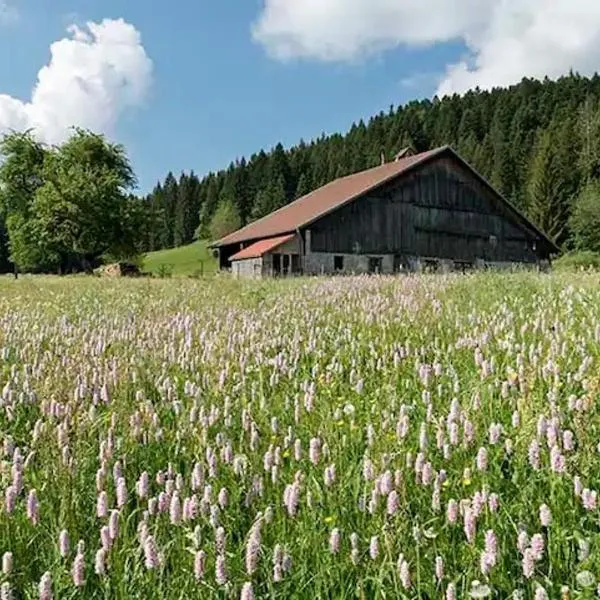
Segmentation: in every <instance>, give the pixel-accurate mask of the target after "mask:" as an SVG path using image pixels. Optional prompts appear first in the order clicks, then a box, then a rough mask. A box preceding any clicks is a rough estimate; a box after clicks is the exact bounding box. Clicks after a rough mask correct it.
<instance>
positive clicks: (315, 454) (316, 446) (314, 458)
mask: <svg viewBox="0 0 600 600" xmlns="http://www.w3.org/2000/svg"><path fill="white" fill-rule="evenodd" d="M308 456H309V458H310V462H311V463H312V464H313V465H315V466H316V465H317V464H318V463H319V458H320V456H321V440H320V439H319V438H312V439H311V440H310V445H309V450H308Z"/></svg>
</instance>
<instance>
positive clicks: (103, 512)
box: [96, 491, 108, 519]
mask: <svg viewBox="0 0 600 600" xmlns="http://www.w3.org/2000/svg"><path fill="white" fill-rule="evenodd" d="M96 516H97V517H98V518H99V519H103V518H105V517H106V516H108V496H107V495H106V492H105V491H101V492H100V494H98V499H97V500H96Z"/></svg>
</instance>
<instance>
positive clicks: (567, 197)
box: [0, 73, 600, 270]
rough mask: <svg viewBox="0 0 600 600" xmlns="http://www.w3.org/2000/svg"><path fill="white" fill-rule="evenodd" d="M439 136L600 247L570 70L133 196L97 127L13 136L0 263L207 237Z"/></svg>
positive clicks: (597, 125) (415, 108)
mask: <svg viewBox="0 0 600 600" xmlns="http://www.w3.org/2000/svg"><path fill="white" fill-rule="evenodd" d="M23 136H24V137H23ZM6 139H9V140H12V141H10V143H12V144H13V146H12V147H11V146H10V143H9V145H8V146H7V142H6ZM445 144H450V145H452V146H453V147H454V148H455V149H456V150H457V151H458V152H459V153H460V154H461V155H462V156H463V157H464V158H466V159H467V160H468V161H469V162H470V163H471V164H472V165H473V166H474V167H475V168H476V169H477V170H478V171H479V172H480V173H482V174H483V175H484V176H485V177H487V178H488V179H489V180H490V181H491V183H492V184H493V185H494V186H495V187H496V188H497V189H499V190H500V191H501V192H502V193H503V194H504V195H505V196H506V197H507V198H508V199H509V200H510V201H512V202H513V203H514V204H515V205H516V206H518V207H519V208H521V209H522V210H523V211H524V212H525V213H526V214H528V215H529V217H530V218H531V219H532V220H533V221H535V222H536V223H537V224H538V225H539V226H540V227H541V228H542V229H544V230H545V231H546V232H547V233H548V234H549V235H550V236H551V237H552V238H553V239H554V240H555V241H556V242H557V243H559V244H560V245H561V246H562V247H563V248H565V249H568V248H574V247H577V248H580V249H590V250H594V251H600V202H599V198H600V184H599V183H598V182H599V181H600V76H598V75H595V76H594V77H592V78H586V77H581V76H580V75H577V74H573V73H571V74H569V75H568V76H565V77H562V78H561V79H559V80H557V81H550V80H548V79H546V80H544V81H537V80H533V79H524V80H523V81H522V82H521V83H519V84H518V85H514V86H512V87H510V88H507V89H500V88H499V89H495V90H492V91H481V90H473V91H470V92H468V93H467V94H465V95H463V96H458V95H455V96H452V97H445V98H442V99H438V98H434V99H432V100H422V101H413V102H410V103H408V104H406V105H404V106H401V107H397V108H395V107H391V108H390V109H389V111H388V112H381V113H380V114H378V115H376V116H374V117H372V118H371V119H370V120H369V121H368V122H366V123H365V122H363V121H362V120H361V121H359V122H358V123H355V124H354V125H352V127H351V128H350V130H349V131H348V132H347V133H346V134H345V135H340V134H335V135H329V136H325V135H321V137H319V138H318V139H315V140H313V141H312V142H309V143H306V142H304V141H301V142H300V143H299V144H298V145H296V146H294V147H292V148H289V149H287V150H286V149H284V148H283V146H282V145H281V144H278V145H277V146H275V147H274V148H273V149H272V150H271V151H270V152H265V151H264V150H261V151H260V152H258V153H256V154H253V155H252V156H251V157H249V159H245V158H241V159H239V160H237V161H236V162H234V163H232V164H230V165H229V168H228V169H227V170H223V171H219V172H218V173H209V174H208V175H206V176H205V177H203V178H199V177H198V176H197V175H196V174H195V173H193V172H192V173H182V174H181V175H180V176H179V177H178V178H176V177H175V176H174V175H173V174H172V173H169V174H168V175H167V177H166V178H165V180H164V181H163V182H161V183H159V184H157V186H156V187H155V188H154V190H153V191H152V192H151V193H150V194H149V195H148V196H146V197H142V198H136V197H134V196H132V195H131V189H132V186H133V184H134V183H135V177H134V175H133V173H132V171H131V168H130V166H129V163H128V161H127V157H126V156H125V153H124V151H123V149H122V148H120V147H119V146H112V145H110V144H108V143H107V142H106V141H105V140H104V139H103V138H101V136H94V134H91V133H89V132H81V131H78V132H76V134H75V136H74V138H72V140H71V141H69V142H68V143H67V144H66V145H65V146H64V148H63V149H57V148H52V149H51V148H44V147H42V146H40V145H39V144H36V143H35V142H34V141H33V139H32V138H31V136H29V135H28V134H13V135H12V136H9V137H8V138H5V142H4V145H3V146H2V148H0V150H1V151H2V154H3V155H4V158H3V159H2V160H3V163H2V166H1V167H0V269H4V270H6V269H9V268H12V267H11V265H10V262H9V259H10V258H12V260H16V261H17V262H18V263H19V266H20V267H22V268H24V269H27V270H65V269H67V270H68V269H73V268H78V267H81V268H83V267H84V266H87V265H89V264H92V263H95V262H97V261H98V260H102V259H103V258H104V257H107V256H113V257H114V256H122V255H125V254H128V253H135V252H137V253H140V252H146V251H151V250H158V249H163V248H171V247H176V246H180V245H183V244H187V243H189V242H191V241H192V240H193V239H215V238H218V237H221V236H222V235H225V234H226V233H228V232H229V231H231V230H233V229H236V228H237V227H239V226H241V225H243V224H245V223H247V222H249V221H251V220H253V219H256V218H259V217H261V216H263V215H265V214H267V213H269V212H271V211H272V210H275V209H276V208H279V207H281V206H283V205H285V204H287V203H289V202H291V201H293V200H294V199H296V198H298V197H300V196H302V195H304V194H306V193H308V192H310V191H311V190H313V189H315V188H317V187H319V186H321V185H324V184H326V183H328V182H329V181H331V180H333V179H335V178H337V177H341V176H344V175H348V174H350V173H353V172H356V171H360V170H363V169H366V168H369V167H373V166H376V165H378V164H380V163H381V160H382V158H384V159H385V160H392V159H393V157H394V155H395V154H396V153H397V152H398V151H399V150H401V149H402V148H404V147H406V146H412V147H414V148H415V150H417V151H422V150H427V149H431V148H434V147H436V146H441V145H445ZM93 148H95V149H96V150H95V151H92V149H93ZM100 150H101V151H100ZM61 157H62V158H61ZM114 168H116V171H114V170H113V171H111V169H114ZM7 177H8V185H7ZM11 177H12V179H10V178H11ZM96 181H98V182H100V183H101V186H99V185H92V184H93V182H96ZM102 186H104V187H102ZM2 198H4V200H3V201H2ZM15 198H17V199H18V201H16V200H15ZM15 202H16V203H15ZM103 203H105V204H103ZM100 207H103V208H102V210H99V208H100ZM11 214H12V216H11ZM84 216H85V219H84ZM95 219H97V220H98V222H97V223H95V222H94V220H95ZM119 224H122V225H119ZM120 227H122V228H121V229H120ZM56 232H58V233H56ZM119 236H120V237H119ZM40 244H42V245H43V244H45V246H44V247H43V248H42V249H41V250H40ZM35 252H38V254H37V255H35ZM40 252H41V254H40Z"/></svg>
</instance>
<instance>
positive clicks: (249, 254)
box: [229, 233, 294, 260]
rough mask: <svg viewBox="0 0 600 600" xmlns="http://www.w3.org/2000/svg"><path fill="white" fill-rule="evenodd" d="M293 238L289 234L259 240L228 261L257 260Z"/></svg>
mask: <svg viewBox="0 0 600 600" xmlns="http://www.w3.org/2000/svg"><path fill="white" fill-rule="evenodd" d="M293 238H294V234H293V233H290V234H289V235H281V236H279V237H275V238H269V239H266V240H260V241H259V242H256V243H254V244H252V245H251V246H248V247H247V248H244V249H243V250H240V251H239V252H238V253H237V254H234V255H233V256H232V257H231V258H230V259H229V260H244V259H246V258H258V257H259V256H262V255H263V254H266V253H267V252H270V251H271V250H275V248H277V247H278V246H281V244H285V243H286V242H289V241H290V240H291V239H293Z"/></svg>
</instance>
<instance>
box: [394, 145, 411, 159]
mask: <svg viewBox="0 0 600 600" xmlns="http://www.w3.org/2000/svg"><path fill="white" fill-rule="evenodd" d="M415 154H416V152H415V149H414V148H413V147H412V146H406V148H402V150H400V152H398V154H396V156H395V157H394V160H395V161H398V160H401V159H403V158H406V157H407V156H414V155H415Z"/></svg>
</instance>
